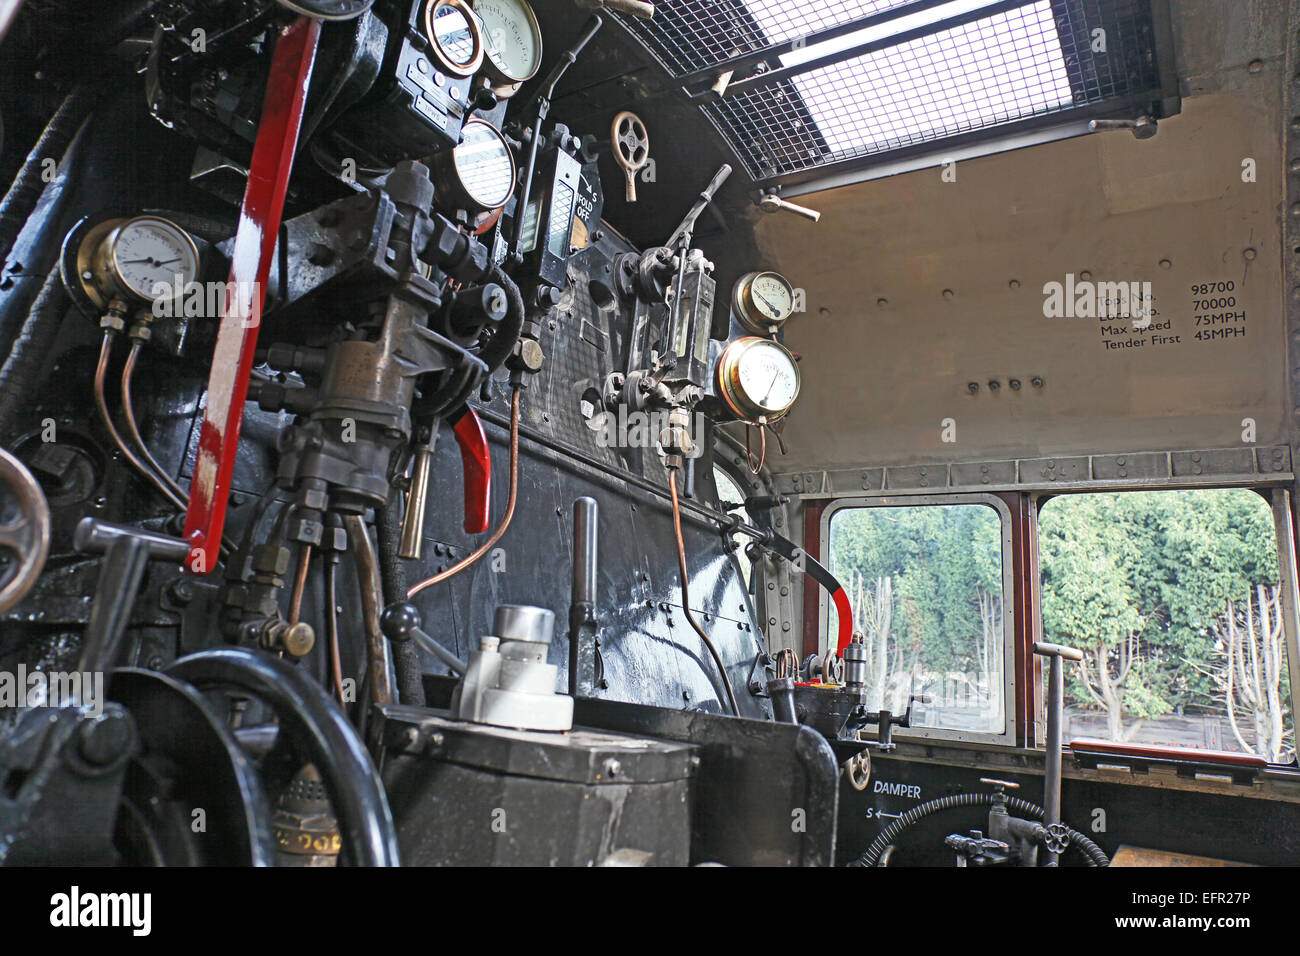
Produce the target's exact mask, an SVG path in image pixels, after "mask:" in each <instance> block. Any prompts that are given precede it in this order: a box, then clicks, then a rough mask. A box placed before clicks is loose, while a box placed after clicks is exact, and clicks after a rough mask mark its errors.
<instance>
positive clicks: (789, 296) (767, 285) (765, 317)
mask: <svg viewBox="0 0 1300 956" xmlns="http://www.w3.org/2000/svg"><path fill="white" fill-rule="evenodd" d="M794 298H795V291H794V286H792V285H791V284H790V281H789V280H788V279H786V278H785V277H784V276H782V275H778V274H777V273H775V272H751V273H749V274H748V275H745V276H742V277H741V279H740V281H739V282H737V283H736V288H735V291H734V292H733V294H732V304H733V305H734V307H735V310H736V316H737V318H739V319H740V323H741V325H743V326H745V328H747V329H749V331H751V332H756V333H758V334H760V335H765V334H767V333H769V332H772V331H774V330H775V329H777V328H779V327H780V326H781V325H783V324H784V323H785V321H786V319H788V318H790V315H791V314H792V313H793V312H794V304H795V303H794Z"/></svg>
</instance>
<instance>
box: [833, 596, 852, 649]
mask: <svg viewBox="0 0 1300 956" xmlns="http://www.w3.org/2000/svg"><path fill="white" fill-rule="evenodd" d="M831 600H832V601H834V602H835V610H836V611H837V612H838V614H839V617H840V633H839V640H838V641H837V643H836V645H835V649H836V651H837V652H838V653H840V654H843V653H844V648H845V646H847V645H848V643H849V641H851V640H853V608H851V607H849V595H848V593H847V592H846V591H845V590H844V589H843V588H838V589H837V590H836V591H835V592H834V593H833V594H831Z"/></svg>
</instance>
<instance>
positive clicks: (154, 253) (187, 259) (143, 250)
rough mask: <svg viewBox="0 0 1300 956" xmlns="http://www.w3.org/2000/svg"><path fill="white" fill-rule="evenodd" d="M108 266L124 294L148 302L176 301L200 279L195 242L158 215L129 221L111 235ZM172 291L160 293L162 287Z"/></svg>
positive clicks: (173, 224)
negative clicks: (160, 299) (187, 288)
mask: <svg viewBox="0 0 1300 956" xmlns="http://www.w3.org/2000/svg"><path fill="white" fill-rule="evenodd" d="M108 265H109V267H110V271H111V273H112V276H113V278H114V279H115V280H116V284H117V285H118V286H119V287H120V289H121V291H122V292H125V293H126V294H128V295H130V296H134V297H135V298H137V299H140V300H141V301H144V302H153V301H154V300H155V299H159V298H174V297H175V295H176V290H180V291H181V292H184V290H185V288H186V287H187V286H189V284H190V283H192V282H194V281H195V280H196V279H197V278H198V274H199V253H198V250H197V249H195V247H194V240H192V239H191V238H190V237H189V235H187V234H186V232H185V230H183V229H181V228H180V227H179V226H177V225H176V224H175V223H172V222H169V221H168V220H166V219H160V218H158V217H156V216H139V217H137V218H135V219H129V220H127V221H126V222H125V223H123V224H122V225H121V226H119V227H118V228H117V229H116V230H114V232H113V233H112V234H111V235H110V237H109V240H108ZM160 286H166V288H167V289H168V292H167V293H165V294H160V292H159V287H160Z"/></svg>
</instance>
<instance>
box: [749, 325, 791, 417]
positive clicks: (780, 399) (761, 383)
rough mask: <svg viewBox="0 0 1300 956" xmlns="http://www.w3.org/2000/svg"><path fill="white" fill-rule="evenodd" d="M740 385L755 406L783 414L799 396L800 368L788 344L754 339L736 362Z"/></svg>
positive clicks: (775, 413) (767, 411) (771, 413)
mask: <svg viewBox="0 0 1300 956" xmlns="http://www.w3.org/2000/svg"><path fill="white" fill-rule="evenodd" d="M736 385H737V388H738V389H739V391H740V392H741V393H742V394H743V396H744V398H745V399H746V400H747V401H748V402H750V403H751V404H753V405H754V407H755V408H761V409H762V410H763V411H764V412H766V413H768V414H770V415H778V414H783V413H784V412H786V411H787V410H788V409H789V408H790V406H791V405H793V404H794V402H795V399H797V398H798V397H799V368H798V366H797V365H796V364H795V361H794V356H792V355H791V354H790V353H789V352H788V351H786V349H785V347H784V346H782V345H780V344H778V343H776V342H754V343H753V344H751V345H750V346H749V347H748V348H746V349H745V351H744V353H743V354H741V356H740V358H739V360H738V361H737V363H736Z"/></svg>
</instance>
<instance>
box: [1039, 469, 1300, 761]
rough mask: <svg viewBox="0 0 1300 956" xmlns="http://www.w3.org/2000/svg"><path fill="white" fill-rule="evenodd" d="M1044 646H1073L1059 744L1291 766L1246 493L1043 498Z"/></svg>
mask: <svg viewBox="0 0 1300 956" xmlns="http://www.w3.org/2000/svg"><path fill="white" fill-rule="evenodd" d="M1039 555H1040V560H1041V565H1042V616H1043V636H1044V639H1045V640H1048V641H1053V642H1056V643H1060V644H1068V645H1070V646H1073V647H1077V648H1079V649H1080V650H1082V651H1083V652H1084V661H1083V662H1082V663H1081V664H1080V665H1078V666H1073V667H1070V668H1068V669H1067V671H1066V675H1067V676H1066V684H1065V705H1066V706H1065V717H1066V720H1065V728H1064V732H1065V735H1066V740H1067V741H1068V740H1069V739H1071V738H1072V737H1095V738H1101V739H1104V740H1116V741H1124V742H1128V743H1137V744H1142V743H1148V744H1160V745H1166V746H1168V745H1173V746H1180V747H1194V748H1201V749H1208V750H1231V751H1238V752H1245V753H1254V754H1258V755H1260V756H1263V757H1266V758H1267V759H1268V760H1270V761H1272V762H1275V763H1289V762H1290V761H1291V760H1292V759H1293V758H1294V756H1295V743H1294V736H1293V733H1292V720H1291V688H1290V681H1289V679H1288V675H1287V659H1286V657H1287V655H1286V641H1285V638H1284V632H1283V627H1282V620H1283V608H1282V601H1281V588H1280V587H1279V585H1278V580H1279V578H1278V564H1277V555H1278V551H1277V536H1276V532H1275V530H1274V526H1273V514H1272V510H1271V508H1270V507H1269V505H1268V503H1267V502H1266V501H1265V500H1264V499H1263V498H1261V497H1260V496H1259V495H1258V494H1256V493H1254V492H1252V491H1248V490H1246V489H1228V490H1205V491H1201V490H1197V491H1153V492H1127V493H1114V494H1089V495H1068V496H1064V497H1060V498H1053V499H1052V500H1050V501H1048V502H1047V503H1046V504H1045V505H1044V506H1043V508H1042V511H1041V513H1040V516H1039Z"/></svg>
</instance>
